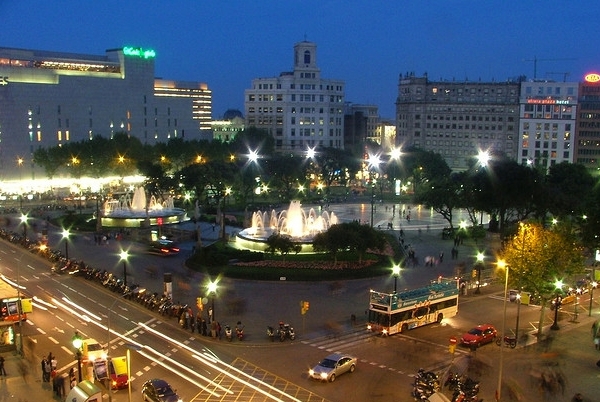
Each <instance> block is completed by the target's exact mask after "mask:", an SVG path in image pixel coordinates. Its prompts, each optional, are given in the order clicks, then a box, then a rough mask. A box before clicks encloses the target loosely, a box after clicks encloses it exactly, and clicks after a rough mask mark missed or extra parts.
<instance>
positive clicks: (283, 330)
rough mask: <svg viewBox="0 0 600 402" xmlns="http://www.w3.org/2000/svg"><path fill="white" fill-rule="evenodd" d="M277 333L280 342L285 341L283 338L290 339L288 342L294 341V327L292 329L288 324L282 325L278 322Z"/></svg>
mask: <svg viewBox="0 0 600 402" xmlns="http://www.w3.org/2000/svg"><path fill="white" fill-rule="evenodd" d="M277 331H278V333H279V340H280V341H281V342H283V341H285V338H290V340H292V341H293V340H294V339H296V332H295V331H294V327H292V326H291V325H290V324H288V323H285V324H284V323H283V321H280V322H279V329H278V330H277Z"/></svg>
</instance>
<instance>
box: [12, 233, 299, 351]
mask: <svg viewBox="0 0 600 402" xmlns="http://www.w3.org/2000/svg"><path fill="white" fill-rule="evenodd" d="M0 237H1V238H3V239H5V240H8V241H10V242H11V243H14V244H18V245H20V246H22V247H23V248H26V249H27V250H29V251H30V252H32V253H37V254H39V255H40V256H42V257H44V258H46V259H47V260H48V261H50V262H51V263H52V268H51V271H52V273H54V274H59V275H60V274H65V275H71V276H80V277H82V278H85V279H87V280H90V281H94V282H96V283H98V284H100V285H102V286H104V287H105V288H107V289H109V290H111V291H112V292H115V293H119V294H121V295H122V296H123V297H124V298H126V299H128V300H132V301H135V302H137V303H139V304H141V305H143V306H144V307H146V308H148V309H149V310H152V311H156V312H158V313H159V314H161V315H163V316H167V317H173V318H176V319H178V320H180V319H181V317H184V316H185V314H186V313H189V312H190V311H191V309H190V307H189V306H188V305H187V304H181V303H179V302H177V303H176V302H174V301H173V300H172V299H171V298H170V297H167V296H164V295H161V294H159V293H157V292H150V291H148V290H147V289H146V288H144V287H143V286H141V285H140V284H128V283H125V281H124V279H123V278H119V277H117V276H115V275H114V274H112V273H110V272H108V271H106V270H100V269H98V268H93V267H91V266H89V265H88V264H86V263H85V262H84V261H81V260H75V259H71V258H67V256H66V255H65V254H63V253H62V252H61V251H60V250H53V249H50V248H47V247H40V244H39V242H36V241H33V240H30V239H29V238H28V237H27V236H26V235H25V233H18V232H12V231H7V230H6V229H0ZM180 322H181V321H180ZM184 322H186V323H187V321H185V320H184ZM184 328H185V329H187V328H186V327H184ZM234 331H235V336H236V338H237V339H238V340H240V341H241V340H243V339H244V326H243V325H242V323H241V322H240V321H238V323H237V325H236V326H235V328H232V327H231V326H230V325H227V324H226V325H224V332H225V338H226V339H227V340H229V341H231V340H232V339H233V334H234ZM267 336H268V337H269V339H270V340H271V341H275V338H278V339H279V340H280V341H281V342H283V341H285V340H286V339H290V340H292V341H293V340H294V339H296V333H295V332H294V328H293V327H292V326H291V325H290V324H288V323H284V322H283V321H281V322H279V326H278V327H277V328H274V327H272V326H268V327H267Z"/></svg>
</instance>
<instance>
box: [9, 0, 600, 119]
mask: <svg viewBox="0 0 600 402" xmlns="http://www.w3.org/2000/svg"><path fill="white" fill-rule="evenodd" d="M599 6H600V3H599V2H598V1H597V0H595V1H591V0H578V1H575V2H569V1H564V0H562V1H555V0H544V1H537V0H520V1H510V0H483V1H481V0H479V1H459V0H447V1H435V0H429V1H415V0H413V1H407V0H396V1H390V0H386V1H379V0H370V1H357V0H345V1H332V0H320V1H318V0H303V1H293V0H288V1H281V0H279V1H272V0H258V1H248V0H244V1H241V0H240V1H238V0H236V1H227V0H219V1H216V0H186V1H183V0H182V1H177V0H167V1H165V0H162V1H153V0H146V1H139V0H125V1H123V0H119V1H116V0H102V1H86V0H76V1H75V0H58V1H31V0H0V20H1V21H2V26H1V28H0V47H13V48H25V49H38V50H50V51H62V52H72V53H84V54H95V55H104V54H105V50H106V49H113V48H118V47H122V46H141V47H147V48H152V49H154V50H155V51H156V76H157V77H162V78H166V79H173V80H182V81H201V82H206V83H207V84H208V86H209V88H210V89H212V91H213V118H220V117H222V115H223V113H224V112H225V111H226V110H227V109H230V108H233V109H240V110H242V111H243V106H244V104H243V102H244V89H246V88H248V87H250V84H251V80H252V79H253V78H259V77H275V76H278V75H279V73H280V72H282V71H291V70H292V67H293V46H294V44H295V43H296V42H300V41H303V40H308V41H312V42H315V43H317V63H318V65H319V67H320V69H321V76H322V77H323V78H328V79H340V80H344V81H345V82H346V101H349V102H352V103H360V104H375V105H377V106H378V107H379V111H380V115H381V116H382V117H384V118H394V116H395V113H394V102H395V100H396V96H397V86H398V76H399V74H404V73H406V72H414V73H415V74H416V75H418V76H421V75H422V74H423V73H425V72H427V73H428V75H429V78H430V79H432V80H440V79H444V80H453V79H454V80H464V79H468V80H471V81H478V80H483V81H489V80H495V81H505V80H506V79H508V78H513V77H517V76H519V75H526V76H527V77H528V78H533V74H534V63H533V59H534V58H535V59H537V60H538V61H537V78H545V79H554V80H558V81H562V80H563V79H564V77H565V74H566V73H568V76H567V81H581V80H582V77H583V75H584V74H585V73H586V72H589V71H599V70H600V61H599V60H598V56H599V49H600V46H599V45H598V43H597V42H596V41H597V40H599V39H600V23H599V22H598V11H599V10H598V9H599Z"/></svg>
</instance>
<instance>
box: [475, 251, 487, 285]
mask: <svg viewBox="0 0 600 402" xmlns="http://www.w3.org/2000/svg"><path fill="white" fill-rule="evenodd" d="M484 258H485V256H484V255H483V253H482V252H478V253H477V257H476V259H477V263H476V266H477V289H475V293H476V294H479V293H481V290H480V289H479V287H480V286H481V267H482V265H483V260H484Z"/></svg>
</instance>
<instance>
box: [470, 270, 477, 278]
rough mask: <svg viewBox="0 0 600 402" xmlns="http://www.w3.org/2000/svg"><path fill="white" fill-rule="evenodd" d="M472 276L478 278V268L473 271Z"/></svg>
mask: <svg viewBox="0 0 600 402" xmlns="http://www.w3.org/2000/svg"><path fill="white" fill-rule="evenodd" d="M471 276H472V277H473V278H477V270H476V269H474V270H473V272H472V273H471Z"/></svg>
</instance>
